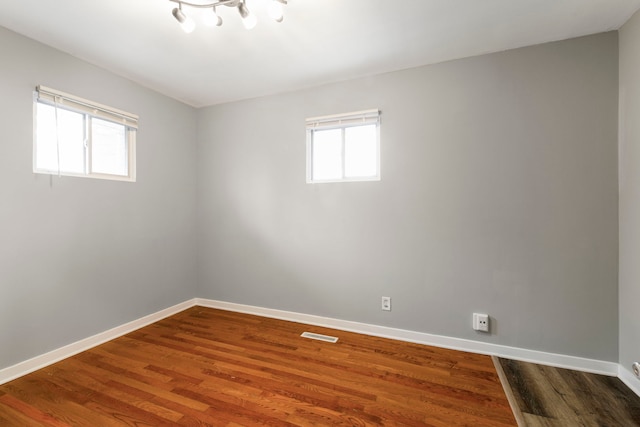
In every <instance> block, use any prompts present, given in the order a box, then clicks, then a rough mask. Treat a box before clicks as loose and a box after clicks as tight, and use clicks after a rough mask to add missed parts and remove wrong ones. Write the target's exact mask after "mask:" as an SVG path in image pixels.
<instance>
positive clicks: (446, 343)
mask: <svg viewBox="0 0 640 427" xmlns="http://www.w3.org/2000/svg"><path fill="white" fill-rule="evenodd" d="M194 306H202V307H210V308H217V309H221V310H227V311H235V312H239V313H247V314H254V315H258V316H263V317H269V318H274V319H280V320H288V321H292V322H299V323H306V324H308V325H316V326H324V327H329V328H333V329H338V330H343V331H349V332H356V333H360V334H364V335H371V336H377V337H383V338H390V339H395V340H401V341H407V342H413V343H418V344H425V345H432V346H436V347H443V348H449V349H453V350H460V351H468V352H473V353H479V354H487V355H491V356H498V357H506V358H510V359H516V360H522V361H525V362H531V363H537V364H542V365H549V366H555V367H559V368H566V369H574V370H578V371H584V372H591V373H596V374H602V375H608V376H617V377H618V378H620V380H621V381H622V382H624V383H625V385H627V386H628V387H629V388H630V389H631V391H633V392H634V393H636V394H637V395H638V396H640V384H639V383H640V381H638V380H637V379H636V378H635V376H633V374H632V373H631V372H629V371H627V370H626V369H624V368H623V367H622V366H620V365H619V364H617V363H614V362H606V361H602V360H595V359H585V358H581V357H575V356H567V355H562V354H555V353H546V352H542V351H537V350H527V349H522V348H516V347H508V346H503V345H497V344H488V343H483V342H478V341H472V340H466V339H461V338H452V337H446V336H442V335H433V334H427V333H423V332H415V331H408V330H404V329H396V328H389V327H385V326H377V325H370V324H366V323H359V322H352V321H347V320H339V319H332V318H328V317H321V316H314V315H310V314H302V313H295V312H290V311H282V310H274V309H270V308H263V307H256V306H251V305H244V304H236V303H231V302H225V301H216V300H210V299H205V298H193V299H190V300H188V301H185V302H183V303H180V304H177V305H174V306H172V307H169V308H166V309H164V310H160V311H158V312H156V313H153V314H150V315H148V316H144V317H142V318H140V319H138V320H134V321H131V322H128V323H125V324H124V325H121V326H117V327H115V328H113V329H109V330H108V331H105V332H101V333H99V334H97V335H94V336H92V337H88V338H85V339H82V340H80V341H77V342H75V343H72V344H69V345H66V346H64V347H60V348H58V349H56V350H53V351H50V352H48V353H45V354H42V355H40V356H36V357H34V358H32V359H29V360H25V361H24V362H20V363H17V364H15V365H13V366H9V367H7V368H4V369H0V385H1V384H4V383H6V382H9V381H11V380H14V379H16V378H19V377H21V376H23V375H26V374H29V373H31V372H33V371H36V370H38V369H42V368H44V367H46V366H49V365H51V364H53V363H56V362H58V361H60V360H63V359H66V358H68V357H71V356H74V355H76V354H78V353H80V352H83V351H86V350H88V349H90V348H93V347H95V346H98V345H100V344H103V343H105V342H107V341H110V340H112V339H115V338H118V337H120V336H122V335H125V334H128V333H130V332H133V331H135V330H137V329H140V328H142V327H144V326H147V325H150V324H152V323H154V322H157V321H159V320H162V319H164V318H166V317H169V316H172V315H174V314H176V313H179V312H181V311H184V310H186V309H188V308H191V307H194Z"/></svg>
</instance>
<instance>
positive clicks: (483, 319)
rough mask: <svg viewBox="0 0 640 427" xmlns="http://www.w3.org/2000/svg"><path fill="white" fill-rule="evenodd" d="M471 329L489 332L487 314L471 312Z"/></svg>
mask: <svg viewBox="0 0 640 427" xmlns="http://www.w3.org/2000/svg"><path fill="white" fill-rule="evenodd" d="M473 329H474V330H476V331H481V332H489V315H488V314H482V313H473Z"/></svg>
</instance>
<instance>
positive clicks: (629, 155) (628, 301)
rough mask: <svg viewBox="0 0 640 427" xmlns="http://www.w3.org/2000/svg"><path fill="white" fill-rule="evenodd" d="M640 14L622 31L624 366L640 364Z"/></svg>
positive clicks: (621, 151) (621, 280)
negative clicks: (639, 118) (637, 362)
mask: <svg viewBox="0 0 640 427" xmlns="http://www.w3.org/2000/svg"><path fill="white" fill-rule="evenodd" d="M638 76H640V13H636V14H635V15H634V16H633V17H632V18H631V19H630V20H629V21H628V22H627V23H626V24H625V25H624V27H622V29H621V30H620V113H619V114H620V285H619V294H620V295H619V296H620V338H619V339H620V364H621V365H622V367H623V368H624V369H626V370H628V371H629V372H631V364H632V363H633V362H635V361H639V362H640V262H639V260H638V256H639V254H640V121H639V120H638V116H640V81H639V80H638Z"/></svg>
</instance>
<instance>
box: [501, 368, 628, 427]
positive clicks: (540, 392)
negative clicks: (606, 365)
mask: <svg viewBox="0 0 640 427" xmlns="http://www.w3.org/2000/svg"><path fill="white" fill-rule="evenodd" d="M499 364H500V367H501V368H502V370H503V372H504V376H505V379H506V382H507V383H508V384H509V388H510V389H511V390H510V391H511V393H510V394H511V395H512V396H513V404H514V406H515V407H516V408H515V412H516V418H518V421H519V424H520V425H522V427H566V426H588V427H606V426H609V427H640V397H638V396H636V395H635V394H634V393H633V392H632V391H631V390H629V388H628V387H627V386H626V385H624V383H623V382H622V381H620V379H618V378H615V377H608V376H605V375H597V374H589V373H585V372H578V371H572V370H569V369H560V368H553V367H550V366H542V365H536V364H533V363H526V362H519V361H515V360H508V359H499Z"/></svg>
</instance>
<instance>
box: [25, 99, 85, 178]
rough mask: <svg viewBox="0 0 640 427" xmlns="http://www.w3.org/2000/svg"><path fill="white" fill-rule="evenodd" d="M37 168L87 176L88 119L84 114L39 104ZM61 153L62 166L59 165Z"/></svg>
mask: <svg viewBox="0 0 640 427" xmlns="http://www.w3.org/2000/svg"><path fill="white" fill-rule="evenodd" d="M36 108H37V110H36V114H37V129H36V168H37V169H44V170H48V171H58V170H59V171H61V172H71V173H84V172H85V149H84V133H85V132H84V117H83V115H82V114H79V113H75V112H73V111H68V110H65V109H62V108H58V120H57V126H56V108H55V107H54V106H51V105H47V104H42V103H38V104H37V106H36ZM58 151H59V153H60V164H59V165H58Z"/></svg>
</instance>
